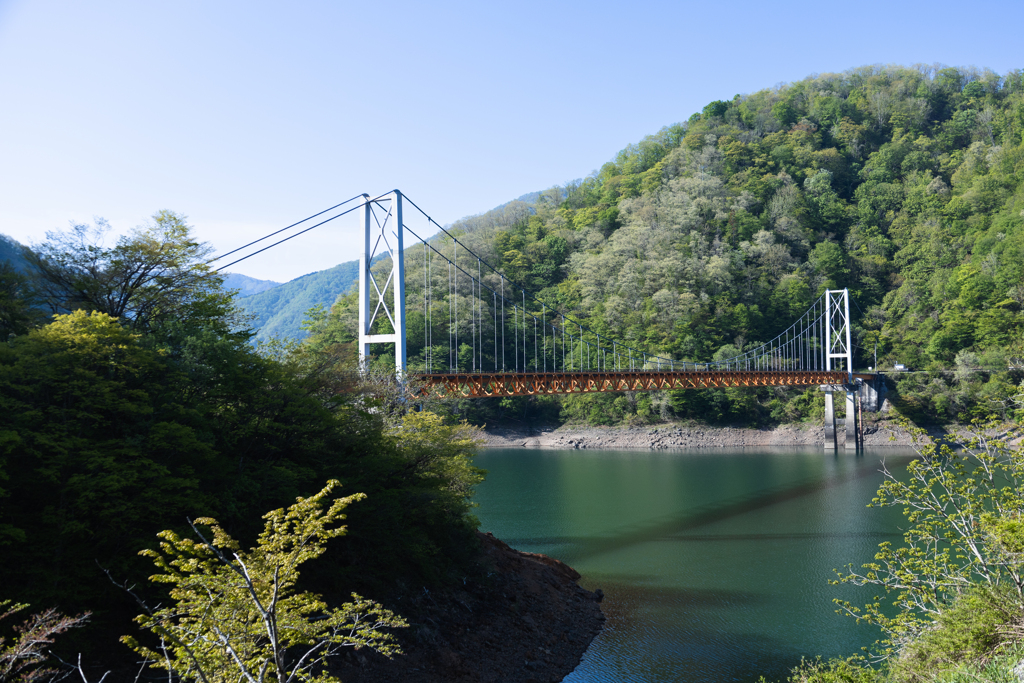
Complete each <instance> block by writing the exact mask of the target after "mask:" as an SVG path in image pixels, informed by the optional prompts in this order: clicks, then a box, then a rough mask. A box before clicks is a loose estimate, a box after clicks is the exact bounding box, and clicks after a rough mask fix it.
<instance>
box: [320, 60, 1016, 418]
mask: <svg viewBox="0 0 1024 683" xmlns="http://www.w3.org/2000/svg"><path fill="white" fill-rule="evenodd" d="M1022 133H1024V74H1022V73H1021V72H1020V71H1014V72H1011V73H1008V74H1005V75H1002V76H1001V75H999V74H995V73H992V72H991V71H981V70H976V69H963V68H961V69H957V68H932V67H923V68H904V67H895V66H889V67H865V68H860V69H854V70H851V71H848V72H844V73H841V74H821V75H816V76H812V77H809V78H807V79H805V80H803V81H799V82H796V83H792V84H789V85H786V86H782V87H778V88H773V89H768V90H762V91H759V92H756V93H753V94H750V95H737V96H736V97H734V98H733V99H731V100H720V101H715V102H711V103H709V104H708V105H707V106H706V107H704V109H703V110H702V111H701V112H700V113H698V114H694V115H693V116H691V117H690V118H689V120H687V121H686V122H685V123H680V124H675V125H671V126H668V127H666V128H663V129H662V130H661V131H659V132H658V133H656V134H653V135H650V136H648V137H646V138H644V139H643V140H641V141H640V142H638V143H636V144H633V145H630V146H629V147H627V148H626V149H624V150H622V151H621V152H619V153H618V154H617V155H616V156H615V158H614V159H613V160H612V161H610V162H609V163H607V164H605V165H604V166H603V167H601V169H600V170H598V171H596V172H594V173H593V174H591V175H590V176H588V177H587V178H584V179H583V180H580V181H576V182H573V183H569V184H568V185H567V186H566V187H562V188H553V189H552V190H549V191H547V192H545V193H542V194H541V195H540V197H539V198H538V199H537V200H536V201H535V202H532V203H529V204H527V203H523V202H513V203H511V204H509V205H506V206H504V207H502V208H501V209H499V210H496V211H494V212H491V213H490V214H485V215H484V216H479V217H475V218H473V219H469V220H466V221H461V222H459V223H456V224H455V225H454V226H452V231H453V233H455V234H456V235H459V236H460V239H462V240H464V241H465V242H466V244H468V245H470V246H471V248H472V249H473V250H474V251H475V252H476V253H479V254H481V255H482V256H483V257H484V258H485V259H487V260H488V261H489V262H491V263H493V264H494V265H495V266H497V267H498V268H499V269H500V270H502V271H504V272H505V273H506V274H507V275H508V276H510V277H511V278H512V279H514V280H515V281H517V282H519V283H521V284H523V285H525V286H526V288H527V290H528V291H529V292H531V293H533V294H535V295H536V296H537V298H538V299H539V300H540V301H542V302H545V303H546V304H547V305H548V306H549V307H551V308H554V309H556V310H558V311H561V312H565V313H566V314H569V315H571V316H572V317H573V318H575V319H581V320H583V321H585V322H586V323H587V324H588V325H590V326H591V327H592V328H593V329H594V330H596V331H598V332H600V333H601V334H602V335H607V336H608V337H611V338H616V339H620V340H624V341H626V342H628V343H630V344H631V345H634V346H637V347H641V348H645V349H648V350H650V351H652V352H658V353H661V354H665V355H669V356H671V357H674V358H676V359H684V360H693V361H702V360H711V359H715V358H722V357H728V356H732V355H735V354H736V353H737V352H738V351H740V350H742V349H745V348H748V347H750V346H752V345H755V344H757V343H759V342H761V341H764V340H767V339H769V338H771V337H773V336H774V335H776V334H777V333H779V332H781V331H782V330H783V329H784V328H785V327H786V326H788V325H789V324H790V323H791V322H792V321H793V320H794V319H795V317H797V316H799V315H800V314H801V313H802V312H803V311H804V310H806V308H807V307H808V305H809V304H810V302H811V301H813V300H814V299H816V298H817V297H818V296H819V294H820V293H821V292H822V290H823V289H825V288H827V287H831V288H842V287H849V288H850V291H851V297H852V300H853V315H854V317H855V319H856V327H855V344H856V345H857V360H856V365H857V366H858V367H859V368H865V369H866V368H867V367H868V366H870V365H874V362H875V361H874V360H873V353H874V350H875V346H876V343H877V353H878V365H879V367H881V368H882V369H886V368H890V369H891V368H892V367H893V365H894V364H895V363H902V364H905V365H906V366H907V367H908V368H909V369H910V370H911V371H912V372H911V373H907V374H902V375H899V376H898V377H899V383H898V388H899V392H898V401H899V405H900V407H901V408H902V409H903V410H904V411H905V412H907V413H909V414H911V415H914V416H916V417H917V418H920V419H923V420H928V421H948V420H953V419H957V418H958V417H961V418H962V417H969V416H972V415H977V414H993V413H994V414H996V415H997V416H999V417H1002V418H1010V417H1013V416H1014V415H1015V414H1016V415H1018V416H1019V415H1020V414H1021V413H1020V411H1019V405H1020V404H1019V403H1018V404H1014V396H1017V395H1019V393H1020V392H1021V387H1020V384H1021V380H1022V371H1021V363H1020V362H1019V361H1014V358H1017V357H1019V356H1022V355H1024V348H1022V330H1024V328H1022V324H1024V315H1022V312H1021V308H1022V304H1024V145H1022ZM416 268H417V266H416V265H415V259H411V262H410V264H409V266H408V271H409V273H410V275H409V283H410V285H409V288H408V292H409V293H408V296H409V300H410V301H416V302H420V301H421V300H422V298H421V297H422V293H421V292H420V291H418V290H417V286H418V285H417V284H416V283H418V282H421V281H422V276H421V275H418V274H417V273H416ZM495 284H497V283H496V282H495ZM471 296H472V293H471V292H470V291H469V290H468V289H467V291H465V292H463V291H462V290H461V289H460V291H459V298H460V299H461V300H463V301H466V302H467V303H466V305H467V306H469V305H471V304H470V303H468V300H469V299H470V298H471ZM437 305H444V304H443V303H440V302H439V303H438V304H437ZM461 305H462V304H460V306H461ZM472 305H475V304H472ZM481 305H482V306H483V308H484V310H488V308H489V305H490V302H489V301H483V302H481ZM353 306H354V299H352V298H350V299H349V300H347V301H343V302H342V303H341V304H340V305H339V306H337V307H336V308H335V311H334V317H333V320H334V325H335V328H336V332H335V334H338V335H340V336H341V337H342V338H344V337H345V335H346V330H351V332H354V327H353V326H352V322H353V321H354V309H353ZM411 307H412V304H410V308H411ZM538 313H539V312H538ZM413 317H415V314H411V315H410V330H412V329H415V325H414V323H413V321H412V318H413ZM419 324H420V326H421V329H422V321H419ZM436 324H437V323H436V322H435V325H436ZM445 324H447V323H446V322H445ZM324 325H327V326H330V325H331V322H330V321H325V322H324ZM434 339H435V342H436V340H437V339H447V334H446V333H445V332H444V330H443V329H438V333H437V334H435V336H434ZM411 344H412V346H411V348H410V354H411V355H415V354H419V357H420V358H422V355H423V352H424V350H423V341H422V339H421V340H418V342H417V341H416V340H411ZM434 355H435V357H447V349H445V348H440V349H439V348H437V347H436V346H435V349H434ZM421 362H422V361H421ZM1018 398H1019V396H1018ZM527 403H529V402H528V401H526V400H525V399H524V400H523V401H516V400H507V401H504V402H502V404H501V405H500V406H499V405H498V404H496V403H495V402H489V403H486V404H484V403H483V402H481V403H480V404H479V405H476V406H471V405H468V404H467V405H466V406H464V407H465V408H466V409H467V410H470V412H471V413H473V414H474V415H475V417H476V418H477V419H481V420H492V421H493V420H494V419H498V418H502V417H507V416H510V415H518V416H523V415H526V414H527V413H528V411H529V410H530V409H531V406H529V405H527ZM540 404H544V400H541V401H540ZM819 404H820V397H819V396H817V395H815V393H814V392H802V393H801V392H795V391H792V390H788V391H787V390H767V389H763V390H721V391H718V390H716V391H706V392H678V393H676V394H673V395H669V396H659V395H649V394H643V395H635V396H633V395H625V396H615V395H593V396H586V397H569V398H565V399H561V400H555V399H552V400H551V403H548V404H546V409H547V410H548V415H549V416H554V415H555V414H556V412H557V413H558V414H560V417H561V419H577V420H580V419H583V420H590V421H595V422H615V421H619V420H656V419H659V417H660V418H665V417H673V416H677V417H692V418H696V419H703V420H710V421H734V422H771V421H790V420H796V419H801V418H806V417H809V416H814V415H815V414H816V411H817V410H818V409H819V408H818V406H819ZM538 407H544V406H542V405H537V404H535V405H533V406H532V409H536V408H538ZM1015 410H1016V412H1015ZM473 411H476V412H473ZM524 411H526V412H524Z"/></svg>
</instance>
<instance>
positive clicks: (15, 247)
mask: <svg viewBox="0 0 1024 683" xmlns="http://www.w3.org/2000/svg"><path fill="white" fill-rule="evenodd" d="M21 247H22V245H21V243H19V242H18V241H17V240H16V239H14V238H13V237H8V236H7V235H4V234H2V233H0V261H10V262H11V263H12V264H13V265H14V267H15V268H17V269H18V270H25V268H26V265H27V264H26V263H25V259H24V258H22V256H21Z"/></svg>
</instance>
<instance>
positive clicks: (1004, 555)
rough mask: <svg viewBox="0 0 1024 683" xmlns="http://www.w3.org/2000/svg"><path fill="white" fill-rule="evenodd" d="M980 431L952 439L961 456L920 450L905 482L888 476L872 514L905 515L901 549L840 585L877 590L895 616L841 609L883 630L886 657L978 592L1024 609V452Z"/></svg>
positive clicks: (885, 546)
mask: <svg viewBox="0 0 1024 683" xmlns="http://www.w3.org/2000/svg"><path fill="white" fill-rule="evenodd" d="M979 431H980V432H982V433H980V434H979V435H977V436H973V437H970V438H960V437H957V436H956V435H954V436H953V437H952V439H953V441H954V445H958V446H962V449H960V448H954V447H953V446H951V445H949V444H947V443H943V444H941V445H938V446H937V445H934V444H928V445H925V446H923V447H922V448H921V449H920V453H921V458H920V459H918V460H914V461H913V462H911V463H910V465H908V467H907V474H906V477H897V476H896V475H895V474H894V473H893V472H892V471H891V470H889V469H887V468H886V469H883V474H884V475H885V480H884V481H883V483H882V485H881V487H880V488H879V490H878V494H877V497H876V498H875V499H874V500H873V502H872V505H876V506H901V507H903V508H904V511H905V515H906V517H907V522H908V524H909V526H908V528H907V530H906V531H905V532H904V535H903V544H902V545H900V546H894V545H893V544H892V543H890V542H888V541H886V542H884V543H882V544H880V545H879V550H878V553H877V555H876V556H875V561H874V562H871V563H868V564H866V565H864V569H865V570H866V571H864V572H863V573H861V572H857V571H854V570H853V568H852V567H848V568H847V572H846V573H840V578H839V581H838V582H842V583H852V584H854V585H869V586H876V587H878V588H881V589H882V590H884V591H885V592H886V593H889V594H892V595H893V597H894V598H895V599H894V600H893V604H894V605H895V607H896V608H897V611H896V613H895V614H893V612H892V610H890V609H888V607H887V606H885V605H884V604H883V603H882V601H881V600H882V598H881V596H877V597H876V598H875V602H872V603H870V604H868V605H866V606H865V607H863V608H861V607H856V606H853V605H852V604H850V603H849V602H847V601H842V600H837V601H836V603H837V604H838V605H839V607H840V610H841V611H842V612H843V613H846V614H848V615H850V616H853V617H855V618H856V619H858V620H862V619H863V620H865V621H867V622H868V623H872V624H876V625H877V626H879V627H881V629H882V631H883V633H884V634H885V635H884V639H883V640H882V641H881V642H882V646H883V649H882V651H881V656H883V657H888V656H891V655H893V654H896V653H899V652H900V651H902V650H903V649H904V648H906V647H907V646H908V645H909V644H910V643H912V642H914V641H915V640H916V639H917V638H919V637H920V636H921V634H922V633H924V632H925V631H926V630H927V629H928V628H929V627H930V625H931V624H932V623H933V622H934V621H936V620H940V619H941V618H942V615H943V613H944V612H946V611H947V610H948V609H949V606H950V605H952V604H954V603H955V602H956V600H957V598H958V597H959V596H960V595H962V594H964V593H966V592H968V591H969V590H971V589H972V588H973V587H974V586H977V585H981V586H985V587H989V588H992V589H1008V590H1009V591H1010V592H1011V593H1012V594H1013V596H1014V600H1016V601H1018V602H1019V603H1024V540H1022V539H1024V532H1022V531H1021V528H1022V527H1021V521H1020V520H1021V519H1022V517H1024V449H1022V448H1020V447H1019V446H1018V447H1015V448H1013V447H1010V446H1009V444H1008V442H1007V441H1006V440H1002V439H993V438H989V437H987V436H985V435H984V433H983V432H984V430H980V429H979ZM914 433H915V434H916V436H917V437H920V436H921V435H922V434H923V432H922V431H921V430H914Z"/></svg>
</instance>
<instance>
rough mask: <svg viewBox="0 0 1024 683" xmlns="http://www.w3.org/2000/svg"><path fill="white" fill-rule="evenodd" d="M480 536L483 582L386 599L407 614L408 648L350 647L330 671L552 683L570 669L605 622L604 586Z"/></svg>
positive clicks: (413, 681)
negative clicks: (409, 598)
mask: <svg viewBox="0 0 1024 683" xmlns="http://www.w3.org/2000/svg"><path fill="white" fill-rule="evenodd" d="M479 537H480V540H481V546H482V553H483V557H482V562H483V564H484V569H485V572H484V575H485V577H486V578H485V579H484V580H469V581H468V582H467V583H466V585H464V586H463V587H462V588H460V589H456V590H448V591H445V592H444V593H440V594H437V595H433V594H431V593H429V592H424V593H423V594H422V595H418V596H417V597H416V598H415V601H414V603H415V604H408V605H404V606H403V605H401V604H396V605H390V606H391V607H393V609H394V610H395V611H396V612H398V613H400V614H403V616H406V617H407V619H408V620H409V628H408V629H399V630H398V631H396V632H395V636H396V638H397V639H398V641H399V644H400V645H401V647H402V649H403V651H404V652H405V654H403V655H401V656H396V657H395V658H393V659H391V660H388V659H386V658H384V657H382V656H380V655H377V654H375V653H373V652H369V651H366V650H363V651H353V652H349V653H348V654H347V655H346V656H345V657H344V658H343V660H342V661H341V662H338V665H337V667H333V666H332V672H331V673H333V674H335V675H338V676H340V677H341V679H342V680H343V681H345V683H384V682H385V681H387V682H388V683H390V682H392V681H402V682H403V683H442V682H444V683H448V682H449V681H451V682H453V683H471V682H472V683H477V682H479V683H485V682H494V683H499V682H505V681H508V682H510V683H554V682H555V681H561V680H562V679H563V678H565V677H566V676H567V675H569V674H570V673H572V671H573V669H575V668H576V666H577V665H578V664H579V662H580V659H581V658H582V657H583V652H584V651H585V650H586V649H587V647H588V646H589V645H590V641H592V640H593V639H594V636H596V635H597V634H598V633H599V632H600V630H601V626H602V624H603V623H604V614H602V612H601V608H600V606H599V605H598V602H600V600H601V598H602V597H603V596H602V595H601V592H600V591H596V592H594V593H592V592H590V591H587V590H584V589H583V588H581V587H580V586H579V584H578V583H577V581H578V580H579V578H580V575H579V574H578V573H577V572H576V571H575V570H573V569H572V567H569V566H568V565H566V564H564V563H562V562H559V561H558V560H555V559H552V558H550V557H547V556H546V555H538V554H534V553H523V552H519V551H517V550H513V549H512V548H510V547H509V546H508V545H506V544H505V543H503V542H502V541H500V540H498V539H496V538H495V537H494V536H492V535H491V534H480V535H479Z"/></svg>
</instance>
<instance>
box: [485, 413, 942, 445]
mask: <svg viewBox="0 0 1024 683" xmlns="http://www.w3.org/2000/svg"><path fill="white" fill-rule="evenodd" d="M840 429H841V428H840ZM930 433H933V435H935V436H937V435H939V434H941V430H930ZM481 438H482V439H483V443H484V446H485V447H489V448H516V447H525V448H557V449H573V448H576V449H591V450H594V449H598V450H603V449H607V450H619V449H631V448H636V449H646V450H667V449H681V448H744V447H766V446H817V447H824V444H825V427H824V426H823V425H781V426H778V427H772V428H769V429H750V428H744V427H709V426H707V425H697V426H694V425H685V424H660V425H649V426H644V427H590V426H583V427H580V426H570V425H562V426H560V427H554V426H552V427H534V428H531V427H523V428H508V427H497V428H487V429H484V430H483V432H482V433H481ZM844 443H845V436H844V434H842V433H840V434H839V447H840V448H842V447H843V445H844ZM912 444H913V442H912V440H911V439H910V437H909V436H908V435H907V434H906V433H905V432H903V431H902V430H899V429H898V428H896V426H895V425H894V424H893V423H891V422H889V421H888V420H878V421H871V422H865V424H864V445H865V446H866V447H867V448H879V447H887V446H900V447H908V446H911V445H912Z"/></svg>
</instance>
